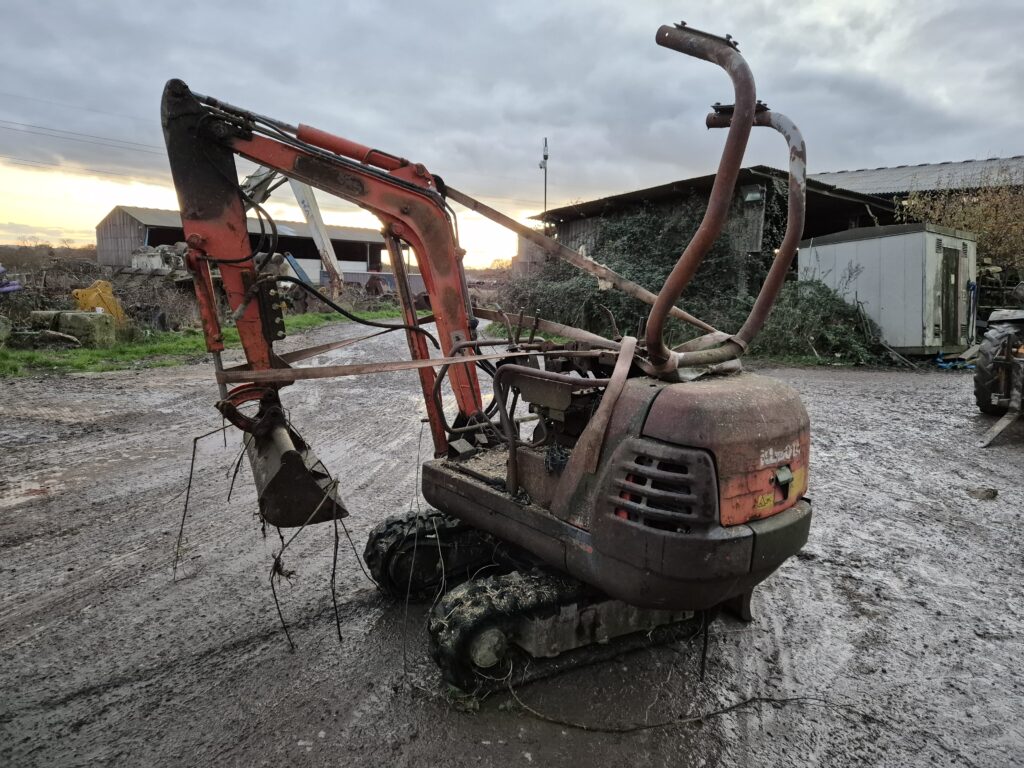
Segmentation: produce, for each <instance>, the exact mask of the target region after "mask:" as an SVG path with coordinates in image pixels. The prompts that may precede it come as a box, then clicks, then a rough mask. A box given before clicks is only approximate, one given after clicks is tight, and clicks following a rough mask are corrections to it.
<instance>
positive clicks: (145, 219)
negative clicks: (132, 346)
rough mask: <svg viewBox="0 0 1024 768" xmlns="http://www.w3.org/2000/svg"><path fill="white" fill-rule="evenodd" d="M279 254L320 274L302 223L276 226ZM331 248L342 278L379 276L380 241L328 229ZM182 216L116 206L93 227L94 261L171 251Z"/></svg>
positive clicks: (253, 233)
mask: <svg viewBox="0 0 1024 768" xmlns="http://www.w3.org/2000/svg"><path fill="white" fill-rule="evenodd" d="M276 224H277V231H278V235H279V242H278V250H279V251H282V252H284V251H289V252H291V254H292V255H293V256H295V258H297V259H299V263H300V264H302V265H303V267H304V268H307V271H311V274H313V275H315V274H319V267H318V266H317V265H318V264H319V263H320V255H319V253H318V252H317V249H316V245H315V243H314V242H313V238H312V237H310V234H309V225H308V224H306V223H305V222H297V221H278V222H276ZM248 228H249V239H250V240H251V241H252V244H253V246H255V245H256V242H257V241H258V240H259V234H260V226H259V222H257V221H256V220H255V219H249V221H248ZM327 232H328V234H329V235H330V237H331V245H333V246H334V253H335V254H336V255H337V257H338V262H339V266H340V267H341V270H342V271H343V272H346V273H348V272H367V271H380V268H381V250H382V249H383V248H384V238H383V237H382V236H381V234H380V232H378V231H376V230H373V229H362V228H357V227H336V226H328V227H327ZM184 238H185V234H184V230H183V229H182V226H181V214H179V213H178V211H167V210H160V209H157V208H134V207H130V206H127V205H119V206H117V207H115V208H114V209H113V210H112V211H111V212H110V213H108V214H107V215H106V216H105V217H104V219H103V220H102V221H101V222H100V223H99V224H97V225H96V257H97V260H98V261H99V263H100V264H106V265H110V266H115V267H130V266H131V263H132V251H134V250H135V249H136V248H138V247H139V246H143V245H153V246H156V245H173V244H174V243H177V242H180V241H181V240H184Z"/></svg>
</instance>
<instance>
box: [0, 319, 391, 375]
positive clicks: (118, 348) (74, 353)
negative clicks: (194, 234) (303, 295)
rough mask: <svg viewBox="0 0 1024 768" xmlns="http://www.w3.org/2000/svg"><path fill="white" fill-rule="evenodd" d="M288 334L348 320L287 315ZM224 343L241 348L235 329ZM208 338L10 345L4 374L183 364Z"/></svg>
mask: <svg viewBox="0 0 1024 768" xmlns="http://www.w3.org/2000/svg"><path fill="white" fill-rule="evenodd" d="M357 314H358V315H359V316H360V317H364V318H366V319H368V320H389V319H394V318H396V317H397V316H398V310H377V311H373V312H358V313H357ZM284 322H285V328H286V329H287V331H288V332H289V333H298V332H300V331H307V330H310V329H311V328H318V327H320V326H322V325H328V324H331V323H347V322H350V321H349V320H347V319H345V318H343V317H341V316H340V315H338V314H336V313H334V312H322V313H316V312H310V313H307V314H304V315H287V316H285V320H284ZM224 346H225V347H227V348H228V349H235V348H238V347H240V346H241V344H240V342H239V339H238V331H237V330H236V329H235V328H225V329H224ZM205 354H206V342H205V340H204V339H203V334H202V333H201V332H200V331H197V330H194V329H189V330H185V331H168V332H160V331H147V332H145V335H144V336H143V337H142V338H139V339H137V340H134V341H126V342H119V343H118V344H115V345H114V346H113V347H108V348H106V349H86V348H80V349H7V348H0V377H11V376H26V375H29V374H33V373H83V372H100V371H121V370H126V369H131V368H159V367H162V366H168V365H180V364H181V363H186V362H189V361H191V360H196V359H199V358H202V357H203V356H204V355H205Z"/></svg>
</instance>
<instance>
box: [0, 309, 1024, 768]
mask: <svg viewBox="0 0 1024 768" xmlns="http://www.w3.org/2000/svg"><path fill="white" fill-rule="evenodd" d="M358 332H359V331H358V329H356V328H354V327H349V326H337V327H334V328H327V329H321V330H318V331H316V332H314V333H312V334H308V335H307V336H306V338H305V339H304V340H303V341H305V342H309V343H322V342H324V341H328V340H330V339H332V338H336V337H337V336H338V335H356V334H357V333H358ZM403 347H404V342H403V340H402V339H400V338H398V337H397V336H395V337H382V338H379V339H374V340H372V341H370V342H367V343H366V344H365V345H361V346H359V347H356V348H348V349H345V350H340V351H338V352H337V353H332V355H331V360H332V361H334V362H357V361H363V360H370V359H398V358H400V357H403V356H404V349H403ZM770 373H771V374H772V375H776V376H778V377H780V378H782V379H785V380H786V381H788V382H790V383H792V384H793V385H794V386H796V387H797V388H798V389H800V391H801V392H802V394H803V396H804V398H805V402H806V403H807V407H808V410H809V411H810V413H811V418H812V425H813V441H814V442H813V456H812V472H813V475H812V486H811V495H812V497H813V499H814V504H815V521H814V525H813V529H812V533H811V541H810V543H809V545H808V547H807V549H806V550H805V552H804V553H803V554H802V555H801V556H800V557H799V558H796V559H794V560H792V561H790V562H789V563H787V564H786V565H785V566H784V567H783V568H782V569H781V570H780V571H779V573H777V574H776V575H775V576H774V577H773V578H771V579H770V580H769V581H768V582H767V583H766V584H765V585H764V586H763V587H762V588H761V589H760V590H759V591H758V592H757V594H756V595H755V611H756V616H755V620H754V622H753V623H752V624H750V625H742V624H739V623H737V622H734V621H730V620H720V621H719V622H718V623H716V624H715V625H714V628H713V631H712V635H711V641H710V650H709V659H708V672H707V676H706V678H705V680H704V681H703V682H701V681H700V680H699V677H698V670H699V663H700V646H699V643H693V644H682V645H678V646H669V647H662V648H656V649H651V650H648V651H643V652H639V653H634V654H631V655H628V656H626V657H623V658H621V659H619V660H618V661H616V662H613V663H606V664H602V665H599V666H595V667H592V668H589V669H586V670H579V671H576V672H573V673H571V674H567V675H563V676H562V677H560V678H557V679H554V680H549V681H545V682H541V683H537V684H534V685H532V686H529V687H527V688H525V689H523V690H522V691H520V692H519V695H520V696H521V697H522V699H523V701H524V702H526V703H527V704H529V705H530V706H531V707H533V708H535V709H537V710H538V711H541V712H544V713H546V714H549V715H552V716H555V717H557V718H561V719H564V720H569V721H577V722H580V723H586V724H590V725H595V726H612V727H622V726H624V725H629V724H645V723H646V724H654V723H659V722H663V721H667V720H672V719H675V718H680V717H687V716H690V715H692V714H696V713H700V712H703V711H709V710H714V709H718V708H720V707H723V706H725V705H729V704H731V703H734V702H737V701H742V700H744V699H747V698H750V697H757V696H766V697H771V698H774V699H792V698H794V697H803V698H799V699H798V700H794V701H789V702H787V703H778V704H771V703H759V704H752V705H750V706H747V707H745V708H742V709H739V710H736V711H734V712H731V713H729V714H727V715H725V716H722V717H716V718H713V719H710V720H708V721H707V722H705V723H704V724H703V725H685V726H673V727H668V728H659V729H652V730H638V731H635V732H631V733H628V734H607V733H589V732H585V731H581V730H577V729H573V728H571V727H567V726H562V725H555V724H551V723H546V722H542V721H539V720H537V719H535V718H533V717H531V716H529V715H527V714H525V713H523V712H522V711H520V710H519V709H518V708H517V707H514V706H513V707H510V706H508V705H507V703H508V697H507V696H495V697H492V698H490V699H488V700H486V701H484V702H483V703H482V704H481V706H480V709H479V711H478V712H476V713H468V714H467V713H464V712H462V711H460V710H459V709H457V708H455V707H453V706H452V705H451V704H450V702H449V699H448V697H447V696H446V693H445V691H444V690H443V689H442V687H441V685H440V681H439V677H438V675H437V672H436V670H435V669H434V668H433V666H432V664H431V663H430V661H429V659H428V658H427V653H426V643H425V633H424V629H423V623H424V614H423V611H422V609H418V608H416V607H415V606H414V607H413V608H412V609H411V610H410V612H409V617H408V622H407V623H406V622H405V620H404V609H403V607H402V606H395V605H393V604H390V603H388V602H387V601H385V600H384V599H382V598H381V597H379V596H378V594H377V593H376V591H375V590H374V589H373V587H372V586H371V585H370V584H369V583H368V582H367V581H366V580H365V579H364V577H363V575H362V574H361V572H360V570H359V568H358V565H357V563H356V561H355V558H354V555H353V554H352V552H351V551H350V550H349V549H348V548H347V546H345V544H346V542H344V541H343V550H342V555H341V561H340V564H339V577H338V583H339V585H340V590H339V602H340V606H341V611H342V620H343V635H344V638H343V642H342V644H341V645H340V646H339V644H338V643H337V639H336V637H335V635H334V621H333V614H332V609H331V602H330V594H329V592H328V585H329V578H330V562H331V547H332V533H331V531H330V530H329V529H328V527H326V526H324V527H321V528H319V529H317V530H313V531H309V532H308V533H307V534H304V535H303V536H302V537H300V539H299V540H298V541H296V543H295V544H294V545H293V546H292V547H291V548H290V549H289V551H288V553H287V555H286V558H285V560H286V562H285V565H286V566H287V567H288V568H290V569H294V570H295V571H296V575H295V577H294V578H293V579H292V580H291V582H290V583H283V584H282V586H281V587H280V589H279V593H280V595H281V598H282V607H283V610H284V613H285V616H286V617H287V619H288V620H289V622H290V624H291V626H292V631H293V637H294V638H295V640H296V643H297V645H298V650H297V652H295V653H290V652H289V651H288V646H287V643H286V642H285V639H284V635H283V633H282V632H281V630H280V627H279V626H278V622H277V617H276V613H275V610H274V607H273V603H272V601H271V599H270V593H269V589H268V587H267V576H268V574H269V569H270V564H271V557H272V552H273V551H274V550H275V548H276V547H278V546H279V544H278V542H277V541H276V539H274V538H272V537H268V538H267V539H264V538H263V537H262V536H261V534H260V530H259V526H258V525H257V523H256V522H255V520H254V519H253V516H252V514H253V510H254V509H255V494H254V492H253V490H252V487H251V482H250V480H249V477H248V474H247V470H246V469H243V470H242V474H241V475H240V478H239V483H238V485H237V486H236V489H235V493H234V495H233V497H232V499H231V501H230V502H228V501H227V490H228V482H229V481H228V473H229V471H230V465H231V463H232V461H233V459H234V458H235V456H236V454H237V450H238V439H237V436H232V437H230V438H229V439H228V446H227V448H225V447H224V445H223V442H222V441H221V440H220V439H219V438H216V437H214V438H208V439H207V440H205V441H203V443H201V446H200V451H199V457H198V461H197V472H196V479H195V489H194V494H193V501H192V513H191V514H190V518H189V521H188V525H187V529H186V530H187V544H186V546H185V548H184V551H183V563H184V578H179V580H178V581H177V582H173V581H172V580H171V562H172V559H173V555H174V540H175V535H176V533H177V524H178V518H179V516H180V514H181V504H182V500H183V496H182V492H183V490H184V487H185V482H186V478H187V472H188V460H189V455H190V452H191V438H192V437H193V436H195V435H198V434H201V433H202V432H205V431H208V430H210V429H214V428H216V427H218V426H220V422H219V419H218V418H217V417H216V414H215V412H214V411H213V410H212V408H211V403H212V401H213V399H214V397H215V387H214V385H213V383H212V377H211V374H210V370H209V368H208V367H206V366H202V365H199V366H184V367H180V368H171V369H166V368H165V369H157V370H147V371H139V372H121V373H111V374H100V375H90V376H74V377H66V378H46V379H39V378H36V379H22V380H13V381H11V380H7V381H4V382H2V383H0V402H2V403H3V406H2V410H3V420H2V422H0V444H2V446H3V448H2V452H0V600H2V602H0V686H2V690H3V695H2V696H0V764H4V765H17V766H34V765H39V766H43V765H46V766H55V765H56V766H72V765H85V764H89V765H113V764H132V765H197V764H210V763H213V762H215V761H216V762H218V763H222V764H228V765H282V764H294V765H339V764H358V765H370V766H375V765H380V766H403V765H408V766H419V765H431V764H433V765H483V766H487V765H495V766H498V765H509V764H515V765H529V764H531V763H532V764H536V765H552V764H560V763H565V764H572V763H578V762H579V761H581V760H585V761H586V762H588V763H589V764H592V765H595V766H603V765H609V766H613V765H659V766H660V765H665V766H669V765H671V766H680V765H694V766H703V765H753V764H757V765H780V766H781V765H793V764H797V765H821V766H834V765H848V764H863V765H891V766H902V765H932V764H939V765H972V764H973V765H984V766H1001V765H1005V766H1009V765H1014V764H1018V763H1019V759H1020V754H1021V751H1022V749H1024V728H1022V726H1021V723H1022V722H1024V703H1022V702H1024V696H1022V693H1024V691H1022V687H1024V681H1022V675H1021V673H1020V661H1019V660H1020V656H1021V652H1022V650H1024V649H1022V640H1024V635H1022V627H1024V608H1022V604H1021V600H1020V585H1021V583H1022V581H1024V579H1022V577H1024V558H1022V555H1021V546H1020V543H1019V542H1020V537H1021V534H1022V532H1024V521H1022V519H1021V514H1022V510H1024V492H1022V489H1021V487H1020V484H1019V476H1020V468H1021V465H1022V461H1024V430H1022V429H1021V427H1015V428H1013V429H1012V430H1011V431H1010V432H1008V433H1007V434H1006V435H1005V436H1004V437H1003V439H1002V440H1001V441H1000V442H999V443H998V444H997V445H995V446H993V447H992V448H990V449H988V450H986V451H979V450H977V449H975V448H974V447H973V445H974V442H975V440H976V439H977V438H978V437H979V436H980V435H981V434H982V433H983V432H984V431H985V429H986V427H987V426H988V425H989V424H990V421H989V420H988V419H985V418H983V417H981V416H979V415H977V413H976V410H975V409H974V406H973V403H972V402H971V398H970V381H969V378H968V377H967V376H966V375H962V374H955V373H926V374H911V373H903V372H892V371H861V370H848V369H813V370H802V369H801V370H797V369H785V370H777V371H771V372H770ZM284 399H285V400H286V403H287V405H288V407H290V408H291V416H292V420H293V422H294V423H296V424H297V425H299V427H300V429H302V431H303V432H304V434H305V435H306V437H307V438H308V439H309V440H310V442H312V444H313V445H314V446H315V447H316V449H317V451H318V453H319V455H320V456H321V458H322V459H323V460H324V462H325V463H326V464H327V465H328V466H329V467H331V468H332V470H333V471H334V472H335V473H336V475H337V476H338V477H340V478H341V487H342V490H343V495H344V497H345V500H346V502H347V504H348V505H349V508H350V509H351V510H352V513H353V514H352V517H351V518H349V519H348V521H347V522H348V523H349V526H350V530H351V531H352V535H353V538H354V539H355V541H356V544H357V546H358V547H359V548H360V549H361V548H362V545H363V543H364V542H365V538H366V533H367V531H368V530H369V529H370V527H372V526H373V525H374V524H375V523H376V522H377V521H379V520H380V519H381V518H383V517H385V516H386V515H388V514H393V513H396V512H400V511H403V510H404V509H405V508H407V507H408V505H409V504H410V502H411V500H412V499H413V498H414V487H415V470H416V456H417V444H418V441H419V438H420V435H421V423H420V418H421V416H422V415H423V409H422V406H421V405H420V403H419V395H418V380H417V378H416V376H415V374H413V373H401V374H387V375H381V376H376V377H366V378H361V379H349V380H340V381H337V382H330V381H311V382H304V383H300V384H298V385H296V386H293V387H291V388H289V389H288V390H286V391H285V395H284ZM423 451H424V457H426V454H428V453H429V451H430V448H429V435H426V434H424V435H423ZM978 487H992V488H996V489H997V490H998V492H999V493H998V496H997V498H996V499H995V500H993V501H981V500H977V499H974V498H971V497H970V496H968V494H967V490H968V489H971V488H978Z"/></svg>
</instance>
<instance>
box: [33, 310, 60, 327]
mask: <svg viewBox="0 0 1024 768" xmlns="http://www.w3.org/2000/svg"><path fill="white" fill-rule="evenodd" d="M59 314H60V310H56V309H39V310H36V311H34V312H29V313H28V326H29V328H31V329H33V330H35V331H43V330H46V331H55V330H57V315H59Z"/></svg>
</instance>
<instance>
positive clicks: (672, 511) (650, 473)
mask: <svg viewBox="0 0 1024 768" xmlns="http://www.w3.org/2000/svg"><path fill="white" fill-rule="evenodd" d="M616 454H617V456H616V458H617V461H616V464H615V472H614V474H613V478H612V486H613V487H612V488H610V489H609V490H610V491H611V494H610V495H609V501H610V502H612V504H613V505H614V514H615V516H616V517H619V518H622V519H626V520H630V521H631V522H634V523H639V524H641V525H645V526H648V527H651V528H658V529H661V530H665V531H673V532H677V533H688V532H689V531H690V530H691V529H692V528H693V527H695V526H705V525H708V524H710V523H713V522H715V521H717V519H718V487H717V479H716V476H715V468H714V462H713V460H712V457H711V454H710V453H708V452H707V451H704V450H700V449H697V448H685V447H682V446H677V445H670V444H667V443H661V442H659V441H655V440H650V439H644V438H633V439H630V440H628V441H626V443H625V444H623V445H621V446H619V450H617V451H616Z"/></svg>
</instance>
